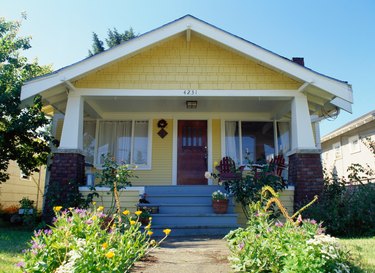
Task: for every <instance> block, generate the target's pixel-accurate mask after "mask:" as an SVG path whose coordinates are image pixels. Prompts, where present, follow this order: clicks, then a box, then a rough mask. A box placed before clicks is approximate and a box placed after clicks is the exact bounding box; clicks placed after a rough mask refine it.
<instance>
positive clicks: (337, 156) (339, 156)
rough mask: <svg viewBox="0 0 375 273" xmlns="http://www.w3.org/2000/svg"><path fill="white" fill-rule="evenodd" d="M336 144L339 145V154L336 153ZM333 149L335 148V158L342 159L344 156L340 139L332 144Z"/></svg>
mask: <svg viewBox="0 0 375 273" xmlns="http://www.w3.org/2000/svg"><path fill="white" fill-rule="evenodd" d="M336 146H338V147H339V154H338V155H337V153H336ZM332 150H333V154H334V158H335V159H341V158H342V151H341V142H340V141H338V142H335V143H333V144H332Z"/></svg>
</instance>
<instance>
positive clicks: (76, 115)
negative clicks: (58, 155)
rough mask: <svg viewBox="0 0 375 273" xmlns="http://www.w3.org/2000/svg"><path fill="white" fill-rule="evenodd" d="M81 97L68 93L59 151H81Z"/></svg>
mask: <svg viewBox="0 0 375 273" xmlns="http://www.w3.org/2000/svg"><path fill="white" fill-rule="evenodd" d="M82 138H83V97H82V96H80V95H76V94H74V92H70V93H69V95H68V102H67V105H66V111H65V117H64V125H63V130H62V135H61V141H60V147H59V149H61V150H63V149H74V150H82V149H83V140H82Z"/></svg>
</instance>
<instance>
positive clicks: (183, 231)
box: [152, 225, 238, 237]
mask: <svg viewBox="0 0 375 273" xmlns="http://www.w3.org/2000/svg"><path fill="white" fill-rule="evenodd" d="M166 228H169V229H171V233H170V234H169V236H170V237H182V236H220V237H221V236H222V237H224V236H225V235H226V234H228V233H229V232H230V231H231V230H235V229H237V228H238V225H222V226H219V225H217V226H209V225H208V226H169V227H166V226H153V227H152V231H153V232H154V234H153V235H152V236H153V237H164V235H165V234H164V232H163V230H164V229H166Z"/></svg>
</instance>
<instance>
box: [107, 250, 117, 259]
mask: <svg viewBox="0 0 375 273" xmlns="http://www.w3.org/2000/svg"><path fill="white" fill-rule="evenodd" d="M105 256H106V257H107V258H108V259H110V258H112V257H113V256H115V253H113V251H108V252H107V253H106V254H105Z"/></svg>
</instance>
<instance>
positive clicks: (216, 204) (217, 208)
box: [212, 199, 228, 214]
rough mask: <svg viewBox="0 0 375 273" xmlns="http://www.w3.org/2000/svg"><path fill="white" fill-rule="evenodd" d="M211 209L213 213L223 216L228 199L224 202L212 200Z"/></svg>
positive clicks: (226, 209)
mask: <svg viewBox="0 0 375 273" xmlns="http://www.w3.org/2000/svg"><path fill="white" fill-rule="evenodd" d="M212 208H213V210H214V213H217V214H224V213H227V211H228V199H225V200H212Z"/></svg>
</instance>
